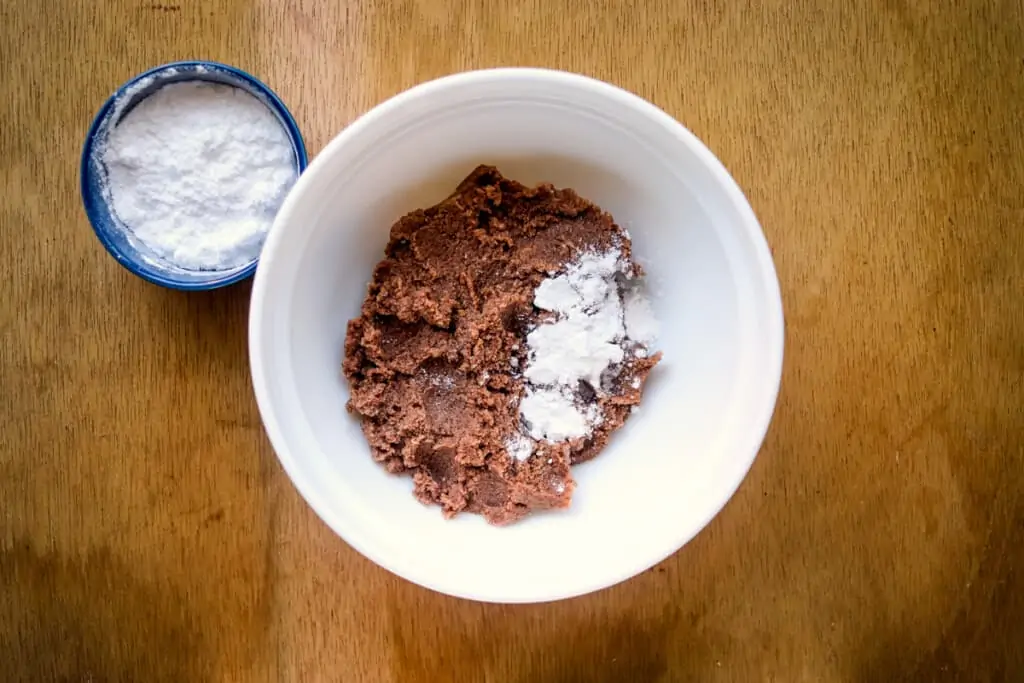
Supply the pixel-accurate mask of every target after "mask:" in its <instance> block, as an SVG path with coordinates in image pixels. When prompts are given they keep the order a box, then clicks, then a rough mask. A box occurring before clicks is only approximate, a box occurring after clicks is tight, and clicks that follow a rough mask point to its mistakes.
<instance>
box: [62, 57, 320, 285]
mask: <svg viewBox="0 0 1024 683" xmlns="http://www.w3.org/2000/svg"><path fill="white" fill-rule="evenodd" d="M174 69H184V70H191V71H192V73H191V74H189V75H190V78H185V79H181V81H188V80H198V81H211V82H220V81H214V80H213V79H210V78H207V77H205V74H204V72H203V71H202V69H211V70H214V71H222V72H228V73H229V74H231V75H232V76H234V77H236V78H238V79H239V81H241V82H242V83H244V84H245V87H241V86H238V85H236V86H234V87H241V89H242V90H247V91H249V94H254V93H258V94H260V95H262V99H261V102H262V103H263V104H264V105H265V106H267V107H268V108H269V109H271V111H273V112H274V113H276V114H277V117H278V119H279V120H280V121H281V123H282V124H283V127H284V129H285V133H286V134H287V135H288V141H289V142H290V143H291V146H292V151H293V152H294V153H295V162H296V170H297V175H298V177H301V176H302V173H303V172H304V171H305V170H306V167H307V165H308V163H309V159H308V156H307V152H306V143H305V141H304V140H303V139H302V132H301V131H300V130H299V126H298V124H297V123H296V122H295V118H294V117H293V116H292V113H291V112H290V111H289V110H288V107H287V106H285V104H284V102H283V101H282V100H281V98H280V97H279V96H278V95H277V93H275V92H274V91H273V90H271V88H270V86H268V85H267V84H266V83H264V82H263V81H261V80H260V79H258V78H256V77H255V76H253V75H252V74H250V73H248V72H247V71H244V70H242V69H239V68H238V67H235V66H231V65H230V64H223V63H221V62H215V61H210V60H184V61H177V62H167V63H166V64H160V65H158V66H154V67H152V68H150V69H147V70H146V71H143V72H142V73H140V74H137V75H135V76H133V77H132V78H130V79H129V80H127V81H125V82H124V83H123V84H121V85H120V86H119V87H118V88H117V90H115V91H114V93H113V94H112V95H110V97H108V98H107V100H106V101H105V102H104V103H103V106H101V107H100V109H99V111H98V112H97V113H96V115H95V116H94V117H93V120H92V123H91V124H90V125H89V130H88V132H87V133H86V136H85V142H84V143H83V145H82V154H81V159H80V161H79V192H80V193H81V196H82V204H83V206H84V208H85V215H86V218H88V219H89V225H90V226H91V227H92V230H93V233H94V234H95V235H96V238H97V239H98V240H99V241H100V243H101V244H102V245H103V248H104V249H106V251H107V253H108V254H110V255H111V256H112V257H114V260H115V261H117V262H118V263H119V264H120V265H121V266H122V267H123V268H125V270H127V271H129V272H130V273H132V274H133V275H136V276H138V277H140V278H142V279H143V280H146V281H147V282H151V283H153V284H155V285H160V286H161V287H166V288H168V289H174V290H178V291H186V292H188V291H207V290H211V289H219V288H221V287H227V286H228V285H233V284H235V283H236V282H241V281H242V280H245V279H246V278H248V277H250V276H251V275H252V274H253V273H254V272H255V271H256V266H257V264H258V263H259V259H260V255H259V254H257V256H256V258H254V259H253V260H252V261H250V262H249V263H247V264H246V265H244V266H242V267H241V268H238V269H237V270H235V271H233V272H230V273H228V274H227V275H219V274H217V271H210V272H211V276H210V277H209V278H208V279H204V280H191V281H183V280H178V279H175V278H174V277H169V276H165V275H161V274H159V273H154V272H149V271H145V270H143V269H141V268H140V267H139V265H138V261H137V260H136V259H133V258H131V257H129V256H127V255H126V254H124V253H123V252H122V251H121V250H120V249H118V247H117V245H116V244H115V243H114V241H113V240H112V239H110V237H109V236H108V235H107V232H106V230H103V229H101V228H100V227H99V226H97V222H98V221H99V218H98V216H97V215H96V205H97V204H106V200H105V199H103V198H102V197H100V198H97V197H95V196H94V195H95V194H96V193H94V192H93V191H92V190H91V189H90V188H89V186H88V185H89V183H88V180H89V178H90V177H91V176H92V175H93V174H92V171H91V170H90V162H91V160H92V157H93V153H94V150H95V148H96V144H97V141H98V139H99V136H100V133H101V132H102V127H103V126H104V124H105V123H106V122H107V119H108V117H109V116H110V115H111V114H112V112H113V111H114V109H115V108H116V107H117V105H118V103H119V102H120V101H121V99H122V97H123V96H124V95H126V94H127V93H128V92H129V91H130V90H131V88H132V87H133V86H135V85H137V84H139V83H140V82H142V81H144V80H146V79H147V78H151V77H159V76H160V75H161V74H163V73H164V72H167V71H171V70H174ZM157 89H159V88H157ZM153 92H156V89H155V90H154V91H153ZM152 94H153V93H152V92H151V93H149V94H147V95H146V96H145V97H149V96H150V95H152ZM142 99H145V98H142ZM140 101H141V100H140ZM293 187H294V186H293ZM278 211H280V209H279V210H278ZM261 253H262V252H261Z"/></svg>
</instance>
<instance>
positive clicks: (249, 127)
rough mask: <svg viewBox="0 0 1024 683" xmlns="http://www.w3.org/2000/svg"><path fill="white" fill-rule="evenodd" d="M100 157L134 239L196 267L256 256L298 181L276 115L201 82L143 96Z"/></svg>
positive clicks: (244, 96) (234, 91)
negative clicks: (287, 195)
mask: <svg viewBox="0 0 1024 683" xmlns="http://www.w3.org/2000/svg"><path fill="white" fill-rule="evenodd" d="M149 85H150V83H148V82H145V83H144V82H140V83H139V84H137V85H136V86H135V87H136V88H137V89H138V88H144V87H148V86H149ZM115 106H121V107H123V103H119V104H118V105H115ZM119 113H120V110H118V112H117V114H119ZM113 120H117V119H116V118H114V119H113ZM99 154H100V158H101V160H102V162H103V165H104V166H105V168H106V172H107V178H106V187H105V188H104V191H105V194H106V195H107V200H108V201H109V202H110V204H111V206H112V208H113V210H114V213H115V214H116V216H117V217H118V219H120V221H121V222H122V223H123V224H124V226H125V228H126V229H127V230H128V231H129V233H130V234H131V236H132V237H134V238H135V239H137V240H138V241H139V242H141V243H142V244H144V245H145V246H146V247H148V248H149V249H150V250H151V251H152V252H153V253H154V254H155V255H156V256H158V257H160V258H163V259H165V260H167V261H169V262H171V263H172V264H174V265H176V266H179V267H181V268H186V269H190V270H228V269H232V268H236V267H239V266H242V265H245V264H247V263H249V262H251V261H252V260H253V259H254V258H256V257H257V256H258V255H259V252H260V249H261V248H262V246H263V240H264V238H265V237H266V232H267V230H268V229H269V228H270V225H271V224H272V223H273V220H274V216H275V215H276V214H277V210H278V208H279V207H280V205H281V202H282V201H283V200H284V197H285V195H286V194H287V192H288V190H289V189H290V188H291V186H292V184H294V182H295V179H296V175H297V172H296V162H295V156H294V152H293V150H292V146H291V143H290V141H289V139H288V136H287V134H286V133H285V130H284V128H283V127H282V125H281V123H280V121H278V119H277V118H276V117H275V116H274V114H273V113H272V112H271V111H270V110H269V109H268V108H267V107H266V106H265V105H264V104H263V103H262V102H260V101H259V100H258V99H256V98H255V97H253V96H252V95H250V94H248V93H246V92H244V91H242V90H240V89H238V88H235V87H232V86H227V85H221V84H215V83H209V82H205V81H185V82H180V83H172V84H169V85H166V86H163V87H162V88H160V89H159V90H157V91H156V92H154V93H153V94H151V95H149V96H148V97H146V98H145V99H143V100H142V101H141V102H140V103H139V104H138V105H137V106H136V107H135V108H134V109H133V110H131V111H130V112H129V113H128V114H127V115H125V116H124V118H123V120H120V121H118V122H117V124H116V125H115V127H114V128H113V130H111V131H109V134H108V135H107V137H106V140H105V142H104V143H103V144H102V145H101V148H100V150H99Z"/></svg>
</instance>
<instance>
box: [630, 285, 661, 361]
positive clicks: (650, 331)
mask: <svg viewBox="0 0 1024 683" xmlns="http://www.w3.org/2000/svg"><path fill="white" fill-rule="evenodd" d="M623 308H624V309H625V318H624V321H625V324H626V336H627V337H629V338H630V339H632V340H633V341H636V342H639V343H641V344H643V345H645V346H650V345H651V344H653V343H654V340H655V339H657V337H658V328H659V325H658V319H657V318H655V317H654V311H653V310H651V302H650V300H649V299H648V298H647V297H646V296H645V295H644V292H643V290H642V289H641V288H640V287H639V286H637V285H633V286H631V287H629V288H628V289H627V290H626V292H625V295H624V296H623Z"/></svg>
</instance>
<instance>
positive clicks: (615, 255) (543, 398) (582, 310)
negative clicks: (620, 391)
mask: <svg viewBox="0 0 1024 683" xmlns="http://www.w3.org/2000/svg"><path fill="white" fill-rule="evenodd" d="M630 272H631V269H630V268H628V266H626V265H625V264H624V263H623V261H622V255H621V253H620V251H619V250H618V249H610V250H608V251H606V252H601V253H593V252H587V253H584V254H582V255H580V256H579V257H578V258H577V259H576V260H575V261H573V262H572V263H569V264H568V265H567V266H566V269H565V272H564V273H562V274H560V275H558V274H556V275H552V276H551V277H549V278H547V279H546V280H544V281H543V282H541V284H540V285H539V286H538V287H537V289H536V291H535V293H534V301H533V303H534V305H535V306H536V307H537V308H540V309H541V310H544V311H548V312H550V313H552V314H554V319H553V320H552V321H550V322H546V323H543V324H540V325H538V326H537V327H536V328H534V329H533V330H532V331H531V332H530V333H529V334H528V335H527V337H526V343H527V348H528V352H529V354H528V359H527V362H526V364H525V368H524V370H523V378H524V379H525V381H526V392H525V394H524V396H523V399H522V401H521V402H520V404H519V413H520V416H521V418H522V421H523V424H524V427H525V429H526V433H527V434H528V435H529V436H530V437H531V438H533V439H538V440H539V439H544V440H547V441H551V442H557V441H564V440H567V439H575V438H579V437H583V436H587V435H589V434H590V433H591V432H592V431H593V429H594V427H596V426H597V425H599V424H601V421H602V419H603V416H602V415H601V410H600V408H599V406H598V404H597V403H596V402H594V401H593V400H592V399H593V396H594V395H599V394H601V393H603V389H604V387H603V383H602V378H605V379H607V376H606V375H607V372H606V371H607V370H608V369H609V367H614V366H617V365H618V364H620V363H622V361H623V360H624V358H625V355H626V348H629V347H637V349H638V350H640V349H642V350H644V351H646V347H645V346H643V344H644V340H641V339H640V338H639V337H638V338H636V339H630V337H631V335H630V333H629V332H628V331H627V325H628V322H627V320H628V318H629V316H630V313H629V311H627V310H626V308H625V306H624V302H623V293H622V291H621V290H622V286H621V283H620V281H621V280H624V279H627V278H628V277H629V273H630ZM634 291H635V294H634ZM627 294H628V296H629V297H631V298H629V299H628V300H627V303H630V302H632V303H631V305H632V306H633V307H634V317H635V318H636V320H635V322H636V325H637V328H636V329H637V334H638V335H639V334H641V333H643V334H647V332H648V331H649V328H650V325H649V320H648V318H649V319H650V320H653V316H647V317H644V316H645V315H646V314H649V313H650V306H649V304H647V303H646V299H643V297H642V293H641V292H639V290H634V289H633V288H630V289H629V290H627ZM634 298H635V299H636V300H635V301H634V300H633V299H634ZM645 306H646V308H645ZM638 344H640V345H639V346H638ZM585 394H590V395H591V396H590V399H587V398H585V397H584V395H585Z"/></svg>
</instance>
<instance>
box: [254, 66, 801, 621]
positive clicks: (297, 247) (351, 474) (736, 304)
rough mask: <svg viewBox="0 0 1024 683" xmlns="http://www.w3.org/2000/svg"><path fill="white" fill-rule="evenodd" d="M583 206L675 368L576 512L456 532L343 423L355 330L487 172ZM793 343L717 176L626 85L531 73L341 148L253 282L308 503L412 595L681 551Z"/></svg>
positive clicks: (734, 203)
mask: <svg viewBox="0 0 1024 683" xmlns="http://www.w3.org/2000/svg"><path fill="white" fill-rule="evenodd" d="M481 163H486V164H494V165H496V166H497V167H498V168H499V169H500V170H501V171H502V172H503V173H504V174H505V175H507V176H509V177H512V178H515V179H517V180H519V181H522V182H524V183H528V184H529V183H536V182H540V181H550V182H552V183H554V184H555V185H558V186H566V187H572V188H575V189H576V190H577V191H578V192H579V193H580V194H581V195H583V196H584V197H587V198H589V199H591V200H592V201H594V202H596V203H597V204H599V205H600V206H601V207H603V208H604V209H605V210H607V211H609V212H611V214H612V215H613V216H614V217H615V218H616V220H617V221H618V222H619V223H620V224H621V225H623V226H625V227H627V228H628V229H629V231H630V233H631V234H632V236H633V244H634V251H635V253H636V254H637V256H638V258H639V260H640V261H641V263H643V264H644V265H645V267H646V268H647V271H648V274H649V278H650V282H651V286H652V289H653V294H654V296H653V305H654V309H655V313H656V315H657V316H658V317H659V318H660V322H661V335H660V338H659V343H658V346H659V348H660V349H661V350H662V351H663V352H664V360H663V361H662V363H661V364H660V365H659V366H658V367H657V369H656V370H655V372H654V373H653V374H652V378H651V381H650V383H649V385H648V389H647V391H646V394H645V396H644V400H643V404H642V407H641V409H640V410H639V412H638V413H637V414H636V415H635V416H634V417H633V418H632V419H631V420H630V421H629V423H628V424H627V425H626V426H625V427H624V428H623V429H622V430H621V431H620V432H619V433H618V434H617V435H616V436H615V437H614V438H613V440H612V443H611V445H610V446H609V447H608V448H607V449H606V450H605V451H604V452H603V453H602V454H601V455H600V456H598V457H597V458H596V459H595V460H593V461H591V462H589V463H586V464H583V465H580V466H578V467H576V468H575V469H574V476H575V477H576V479H577V484H578V485H577V489H576V492H575V494H574V497H573V502H572V507H571V508H570V509H569V510H566V511H558V512H550V513H543V514H536V515H533V516H531V517H528V518H527V519H526V520H524V521H522V522H519V523H517V524H515V525H513V526H510V527H505V528H496V527H492V526H489V525H488V524H487V523H485V522H484V521H483V520H482V519H481V518H479V517H477V516H475V515H468V514H467V515H461V516H459V517H457V518H456V519H454V520H451V521H445V520H444V519H443V518H442V516H441V512H440V510H439V509H438V508H436V507H426V506H424V505H422V504H420V503H419V502H417V501H416V500H415V499H414V498H413V496H412V493H411V492H412V483H411V480H410V479H409V478H407V477H396V476H392V475H388V474H386V473H385V471H384V470H383V468H382V467H380V466H379V465H378V464H376V463H375V462H374V461H373V460H372V459H371V457H370V452H369V448H368V446H367V445H366V442H365V440H364V439H363V435H362V432H361V431H360V429H359V425H358V423H357V421H356V420H355V419H354V418H352V417H351V416H350V415H348V413H346V411H345V402H346V400H347V399H348V388H347V386H346V383H345V381H344V379H343V378H342V375H341V361H342V347H343V342H344V337H345V325H346V322H347V321H348V320H349V319H350V318H352V317H354V316H356V315H357V314H358V312H359V307H360V305H361V303H362V300H363V297H364V295H365V291H366V285H367V282H368V280H369V277H370V274H371V270H372V268H373V266H374V265H375V264H376V263H377V261H378V260H379V259H380V258H381V257H382V255H383V249H384V245H385V244H386V242H387V237H388V229H389V228H390V226H391V224H392V223H393V222H394V221H395V220H396V219H397V218H399V217H400V216H401V215H403V214H404V213H406V212H408V211H411V210H413V209H416V208H421V207H426V206H429V205H431V204H434V203H436V202H437V201H439V200H441V199H443V198H444V197H445V196H446V195H447V194H448V193H450V192H451V191H452V190H453V189H454V188H455V185H456V184H457V183H458V181H459V180H461V179H462V178H463V177H464V176H465V175H466V174H467V173H469V171H471V170H472V169H473V168H474V167H475V166H476V165H477V164H481ZM782 346H783V321H782V305H781V299H780V296H779V286H778V281H777V279H776V275H775V270H774V267H773V265H772V259H771V255H770V253H769V251H768V246H767V244H766V242H765V239H764V235H763V234H762V232H761V229H760V227H759V225H758V222H757V219H756V218H755V216H754V213H753V212H752V211H751V209H750V206H749V205H748V203H747V201H746V199H745V198H744V197H743V194H742V193H741V192H740V190H739V188H738V187H737V186H736V184H735V182H734V181H733V180H732V178H731V177H730V176H729V174H728V172H727V171H726V170H725V168H723V166H722V165H721V163H719V161H718V160H717V159H716V158H715V157H714V156H713V155H712V154H711V153H710V152H709V151H708V150H707V149H706V148H705V147H704V146H703V145H702V144H701V143H700V141H698V140H697V138H696V137H694V136H693V135H692V134H691V133H690V132H689V131H687V130H686V129H685V128H683V126H681V125H680V124H679V123H678V122H676V121H675V120H673V119H672V118H671V117H669V116H668V115H667V114H665V113H664V112H662V111H661V110H660V109H658V108H656V107H655V106H653V105H651V104H649V103H648V102H646V101H644V100H642V99H640V98H639V97H636V96H635V95H632V94H630V93H627V92H625V91H623V90H620V89H618V88H615V87H613V86H611V85H608V84H605V83H601V82H599V81H595V80H591V79H588V78H584V77H581V76H576V75H572V74H566V73H560V72H554V71H545V70H536V69H498V70H490V71H478V72H471V73H463V74H459V75H455V76H450V77H447V78H442V79H440V80H437V81H433V82H430V83H426V84H423V85H420V86H417V87H415V88H412V89H411V90H408V91H406V92H404V93H402V94H400V95H398V96H396V97H394V98H392V99H390V100H388V101H387V102H384V103H383V104H381V105H379V106H377V107H375V108H374V109H373V110H372V111H370V112H369V113H367V114H366V115H365V116H363V117H362V118H360V119H359V120H358V121H356V122H355V123H353V124H352V125H351V126H349V127H348V128H346V129H345V130H344V131H342V132H341V133H340V134H339V135H338V136H337V137H336V138H335V139H334V140H332V141H331V143H330V144H328V145H327V147H326V148H325V149H324V150H323V152H321V153H320V155H319V156H317V158H316V159H315V160H314V161H313V162H312V163H311V164H310V166H309V168H308V169H307V170H306V172H305V173H304V174H303V175H302V176H301V178H300V179H299V181H298V183H297V184H296V185H295V188H294V190H293V191H292V192H291V194H290V195H289V196H288V198H287V199H286V200H285V203H284V205H283V206H282V208H281V210H280V213H279V214H278V217H277V220H276V222H275V223H274V226H273V228H272V229H271V231H270V234H269V236H268V238H267V241H266V245H265V247H264V250H263V254H262V256H261V260H260V264H259V267H258V269H257V272H256V281H255V285H254V289H253V295H252V309H251V314H250V323H249V350H250V356H251V363H252V377H253V384H254V386H255V390H256V398H257V400H258V402H259V408H260V412H261V414H262V416H263V421H264V424H265V426H266V430H267V433H268V434H269V436H270V440H271V442H272V443H273V446H274V448H275V450H276V451H277V455H278V457H279V458H280V460H281V464H282V465H283V466H284V468H285V470H286V471H287V472H288V475H289V476H290V477H291V479H292V481H293V482H294V483H295V486H296V487H297V488H298V490H299V492H300V493H301V494H302V495H303V496H304V497H305V499H306V500H307V501H308V502H309V504H310V505H311V506H312V507H313V509H314V510H315V511H316V512H317V514H319V515H320V517H321V518H322V519H323V520H324V521H325V522H326V523H327V524H328V525H329V526H330V527H331V528H332V529H334V531H335V532H337V533H338V535H339V536H341V537H342V538H343V539H345V540H346V541H347V542H348V543H349V544H351V545H352V546H353V547H355V548H356V549H357V550H358V551H359V552H361V553H363V554H364V555H366V556H367V557H368V558H370V559H371V560H373V561H374V562H376V563H378V564H380V565H381V566H383V567H385V568H386V569H389V570H391V571H392V572H394V573H396V574H398V575H399V576H402V577H405V578H406V579H408V580H410V581H414V582H416V583H418V584H421V585H423V586H426V587H428V588H432V589H434V590H437V591H441V592H444V593H448V594H451V595H456V596H462V597H467V598H474V599H477V600H486V601H494V602H540V601H546V600H555V599H560V598H566V597H570V596H574V595H580V594H583V593H587V592H590V591H594V590H597V589H600V588H603V587H605V586H610V585H612V584H615V583H617V582H619V581H623V580H625V579H627V578H629V577H631V576H633V575H635V574H637V573H639V572H641V571H643V570H644V569H647V568H648V567H650V566H652V565H654V564H655V563H657V562H659V561H660V560H662V559H664V558H665V557H667V556H668V555H670V554H672V553H673V552H675V551H676V550H677V549H679V548H680V547H681V546H682V545H683V544H684V543H686V542H687V541H688V540H690V539H691V538H693V536H694V535H695V534H697V532H698V531H700V530H701V528H703V527H704V525H706V524H707V523H708V521H710V520H711V518H712V517H713V516H714V515H715V514H717V513H718V511H719V510H720V509H721V508H722V506H723V505H725V503H726V501H728V500H729V498H730V496H731V495H732V494H733V492H734V491H735V490H736V488H737V486H739V484H740V482H741V480H742V479H743V477H744V475H745V474H746V473H747V470H748V469H749V468H750V465H751V463H752V462H753V460H754V457H755V455H756V454H757V451H758V449H759V447H760V445H761V442H762V440H763V438H764V434H765V431H766V430H767V428H768V423H769V420H770V419H771V415H772V411H773V409H774V406H775V400H776V396H777V394H778V389H779V379H780V375H781V371H782Z"/></svg>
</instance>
